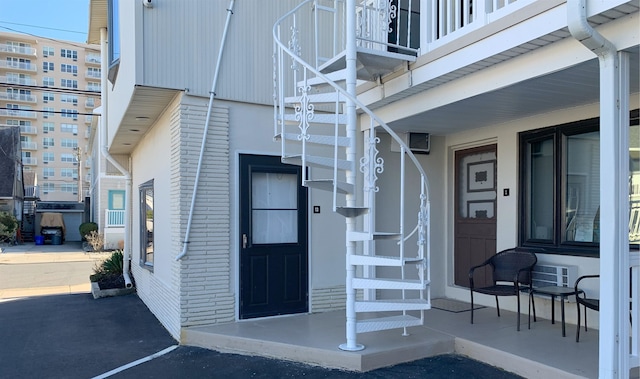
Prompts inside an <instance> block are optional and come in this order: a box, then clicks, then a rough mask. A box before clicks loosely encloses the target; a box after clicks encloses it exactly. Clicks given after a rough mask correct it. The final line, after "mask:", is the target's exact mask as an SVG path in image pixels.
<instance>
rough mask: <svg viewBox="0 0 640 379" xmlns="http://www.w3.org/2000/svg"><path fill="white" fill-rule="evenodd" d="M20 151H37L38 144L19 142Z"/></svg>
mask: <svg viewBox="0 0 640 379" xmlns="http://www.w3.org/2000/svg"><path fill="white" fill-rule="evenodd" d="M20 145H21V146H22V150H38V144H37V143H36V142H31V141H21V142H20Z"/></svg>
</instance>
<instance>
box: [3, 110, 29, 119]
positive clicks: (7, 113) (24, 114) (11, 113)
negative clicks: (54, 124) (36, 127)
mask: <svg viewBox="0 0 640 379" xmlns="http://www.w3.org/2000/svg"><path fill="white" fill-rule="evenodd" d="M0 117H18V118H30V119H34V120H35V119H37V118H38V114H37V113H36V112H34V111H30V110H24V109H0Z"/></svg>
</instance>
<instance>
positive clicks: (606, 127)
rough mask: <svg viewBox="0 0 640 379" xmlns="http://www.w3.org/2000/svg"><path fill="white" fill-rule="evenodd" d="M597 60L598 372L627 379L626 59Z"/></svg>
mask: <svg viewBox="0 0 640 379" xmlns="http://www.w3.org/2000/svg"><path fill="white" fill-rule="evenodd" d="M599 58H600V308H601V310H602V311H601V312H599V317H600V344H599V350H600V362H599V367H600V370H599V371H600V372H599V375H600V377H601V378H625V377H627V376H628V373H629V324H628V323H629V320H628V317H629V316H628V315H629V293H628V290H629V183H628V181H629V84H628V82H629V58H628V55H627V54H626V53H622V52H619V53H617V54H612V55H604V56H599Z"/></svg>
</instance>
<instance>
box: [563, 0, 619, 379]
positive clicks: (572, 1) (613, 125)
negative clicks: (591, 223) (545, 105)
mask: <svg viewBox="0 0 640 379" xmlns="http://www.w3.org/2000/svg"><path fill="white" fill-rule="evenodd" d="M567 26H568V27H569V32H570V33H571V35H572V36H573V37H574V38H575V39H576V40H578V41H579V42H580V43H581V44H583V45H584V46H585V47H587V48H588V49H589V50H591V51H592V52H593V53H594V54H596V55H597V56H598V61H599V67H600V220H601V221H600V228H601V229H600V251H602V252H606V253H603V254H600V303H601V306H602V309H603V310H606V311H605V312H600V337H599V351H600V358H599V377H601V378H618V377H627V376H628V373H629V344H628V336H629V327H628V320H626V317H628V316H627V315H628V314H629V308H628V304H629V294H628V292H626V288H628V283H629V276H628V275H629V274H628V273H629V246H628V237H629V235H628V230H629V229H628V223H629V217H628V207H629V191H628V187H627V184H626V181H627V180H628V179H627V178H628V173H629V166H628V164H629V140H628V136H629V122H628V121H626V122H625V120H628V117H629V116H628V115H629V85H628V81H629V79H628V70H629V68H628V55H627V54H626V53H623V52H618V49H617V48H616V47H615V46H614V45H613V43H611V41H609V40H607V39H606V38H604V37H603V36H602V35H601V34H599V33H598V32H597V31H596V30H595V29H593V28H592V27H591V26H590V25H589V23H588V21H587V11H586V0H568V1H567ZM625 71H626V72H627V74H625ZM625 124H626V126H625ZM625 283H627V284H625Z"/></svg>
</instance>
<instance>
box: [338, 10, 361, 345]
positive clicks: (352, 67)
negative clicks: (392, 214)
mask: <svg viewBox="0 0 640 379" xmlns="http://www.w3.org/2000/svg"><path fill="white" fill-rule="evenodd" d="M345 15H346V28H347V29H346V37H347V39H346V54H345V60H346V62H345V63H346V83H345V84H346V90H347V92H348V93H349V94H351V95H353V96H357V93H356V4H355V0H347V1H346V8H345ZM346 114H347V125H346V128H347V130H346V136H347V137H348V138H349V140H350V141H351V145H350V146H349V147H348V148H347V149H346V154H347V160H348V161H350V162H354V163H355V162H356V122H357V115H356V104H355V103H354V102H353V100H351V99H348V100H347V102H346ZM354 166H355V164H354ZM346 175H347V183H350V184H355V182H356V173H355V170H353V171H347V173H346ZM345 200H346V205H347V207H355V205H356V196H355V194H347V195H346V199H345ZM355 222H356V220H355V217H347V218H346V226H347V238H346V257H345V258H346V266H347V270H346V271H347V275H346V283H345V284H346V292H347V293H346V295H347V303H346V314H347V324H346V337H347V342H346V343H343V344H341V345H340V346H339V347H340V349H341V350H346V351H358V350H362V349H364V346H363V345H360V344H358V343H357V342H356V334H357V330H356V327H357V325H356V309H355V306H356V290H355V289H354V288H353V278H354V277H355V271H356V267H355V265H353V264H351V259H350V257H351V256H352V255H354V254H355V253H356V242H355V241H350V240H349V235H350V234H351V232H353V231H354V230H355Z"/></svg>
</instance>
